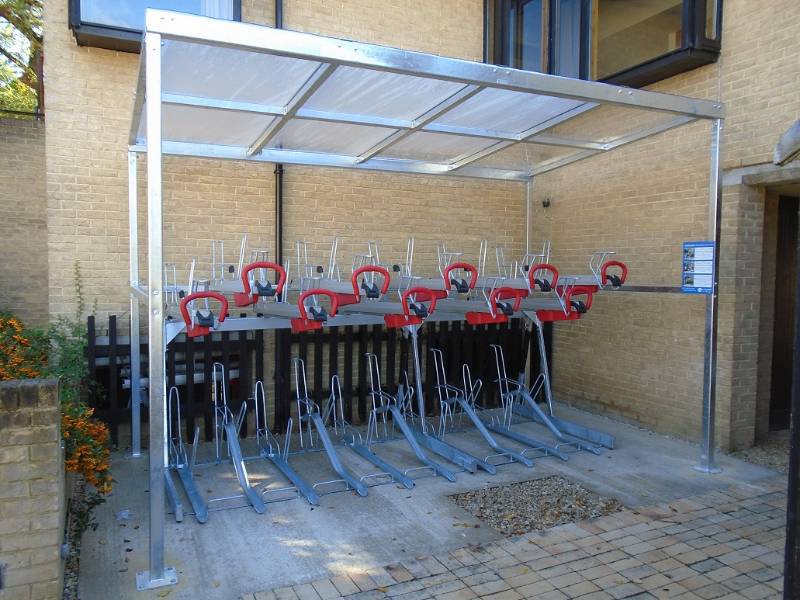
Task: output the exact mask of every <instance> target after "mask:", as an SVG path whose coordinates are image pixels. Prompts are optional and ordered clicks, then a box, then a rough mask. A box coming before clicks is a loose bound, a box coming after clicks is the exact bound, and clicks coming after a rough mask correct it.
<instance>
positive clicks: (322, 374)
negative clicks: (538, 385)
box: [86, 316, 552, 444]
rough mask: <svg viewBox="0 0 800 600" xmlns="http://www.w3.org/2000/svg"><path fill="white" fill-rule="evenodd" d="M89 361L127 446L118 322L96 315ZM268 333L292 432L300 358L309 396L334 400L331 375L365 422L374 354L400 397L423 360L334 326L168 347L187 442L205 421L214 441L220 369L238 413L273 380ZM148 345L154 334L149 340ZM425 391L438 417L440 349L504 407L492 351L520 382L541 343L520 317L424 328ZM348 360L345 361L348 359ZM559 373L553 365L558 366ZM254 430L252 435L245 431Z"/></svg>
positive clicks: (278, 418) (275, 424)
mask: <svg viewBox="0 0 800 600" xmlns="http://www.w3.org/2000/svg"><path fill="white" fill-rule="evenodd" d="M87 331H88V336H89V337H88V340H87V351H86V355H87V359H88V363H89V377H90V379H91V380H92V381H94V382H95V385H93V386H91V396H90V403H91V405H92V406H93V407H94V408H95V413H96V415H97V416H98V417H99V418H101V419H103V420H104V421H105V422H107V423H108V424H109V427H110V430H111V437H112V441H113V443H114V444H118V443H119V431H120V426H122V425H126V424H128V423H130V342H129V340H130V338H129V337H128V336H125V337H122V336H119V335H117V319H116V317H115V316H111V317H110V318H109V321H108V326H107V331H108V335H98V327H97V323H96V322H95V319H94V317H89V320H88V323H87ZM544 333H545V341H546V345H547V348H548V350H547V352H548V357H552V353H551V351H550V348H551V344H552V327H550V326H549V325H546V326H545V331H544ZM266 336H271V338H272V341H273V344H274V345H273V346H272V348H274V355H275V357H274V361H275V362H274V364H275V367H276V368H275V373H274V375H275V379H274V384H275V385H274V393H272V394H270V396H271V397H268V399H267V403H268V410H269V408H270V407H272V408H273V409H274V410H272V411H271V412H272V421H271V425H272V428H273V430H275V431H284V430H285V428H286V424H287V422H288V419H289V418H290V416H291V415H292V414H293V405H294V402H295V392H294V388H295V385H294V376H293V374H292V361H291V359H292V358H294V357H299V358H301V359H303V360H304V361H305V362H306V365H307V373H306V375H307V379H308V388H309V389H308V393H309V396H310V397H311V398H313V399H314V400H315V401H316V402H317V403H318V404H320V405H321V406H324V403H325V402H326V401H327V398H328V396H329V394H330V380H331V376H332V375H334V374H338V375H339V377H340V381H341V384H342V393H343V404H344V413H345V415H344V416H345V418H347V419H348V420H350V421H351V422H355V423H361V422H364V421H365V420H366V418H367V414H368V412H369V408H370V399H369V386H370V379H369V372H368V363H367V359H366V354H367V353H368V352H371V353H374V354H376V355H377V356H378V361H379V364H380V366H381V380H382V383H383V385H384V388H386V389H388V390H389V391H392V392H394V391H395V390H396V389H397V387H398V385H400V384H402V383H405V374H407V375H408V381H409V383H410V384H411V385H414V372H413V369H414V364H413V363H414V359H413V355H412V351H411V341H410V339H409V337H408V335H406V334H405V333H404V332H402V331H400V330H395V329H387V328H385V327H383V326H378V325H373V326H367V325H362V326H358V327H349V326H348V327H344V328H341V329H338V328H330V329H323V330H319V331H315V332H310V333H300V334H294V333H292V332H291V331H289V330H278V331H275V332H266V331H249V332H244V331H242V332H232V333H229V332H223V333H221V334H212V335H209V336H204V337H199V338H186V337H184V336H181V337H179V338H178V339H177V340H175V341H174V342H173V343H171V344H170V345H169V347H168V349H167V356H166V366H167V385H168V387H171V386H173V385H175V386H177V387H178V389H179V391H180V395H181V416H182V417H183V420H184V424H183V426H184V427H185V432H186V436H187V438H188V439H191V438H192V436H193V435H194V433H193V429H194V426H195V423H196V422H198V420H202V423H203V426H202V429H203V434H204V438H205V439H206V440H210V439H212V438H213V414H214V413H213V402H212V387H213V385H212V371H213V364H214V363H215V362H220V363H222V364H223V365H225V367H226V372H227V373H228V377H227V378H226V386H227V389H226V392H227V395H228V396H227V397H228V405H229V407H230V409H231V410H232V411H233V412H234V413H236V412H237V411H238V410H239V408H240V406H241V405H242V403H243V402H246V401H247V402H248V408H249V409H250V410H252V406H251V403H250V402H249V401H248V399H249V398H250V397H251V396H252V390H253V386H254V384H255V382H256V381H259V380H260V381H264V376H265V367H264V361H265V356H264V354H265V348H266V347H267V339H266ZM144 339H145V341H146V337H145V338H144ZM418 342H419V352H420V365H421V368H422V385H423V390H424V392H425V396H426V400H427V410H428V412H430V413H431V414H436V413H437V412H438V406H437V405H438V402H436V400H435V399H436V393H435V385H436V381H435V375H434V370H433V369H434V367H433V354H432V352H431V349H433V348H438V349H440V350H441V351H442V352H443V355H444V359H445V370H446V374H447V379H448V381H449V382H450V383H452V384H455V385H459V386H461V385H462V365H463V364H468V365H469V367H470V369H471V373H472V377H473V379H476V378H481V379H482V380H483V383H484V385H483V391H482V398H481V399H480V401H481V403H482V404H483V405H484V406H488V407H491V406H497V405H498V403H499V395H498V389H497V385H496V383H494V380H495V379H496V378H497V371H496V366H495V358H494V353H493V352H492V350H491V348H490V344H499V345H501V346H502V347H503V349H504V352H505V359H506V368H507V371H508V374H509V376H512V377H516V376H517V375H518V374H519V373H520V372H521V371H523V370H524V365H525V364H529V366H530V372H531V374H532V377H535V376H536V375H537V374H538V372H539V362H538V344H537V341H536V337H535V336H532V335H530V332H529V331H528V329H527V328H526V326H525V323H524V321H522V320H521V319H512V320H511V321H510V322H508V323H505V324H502V325H480V326H471V325H467V324H466V323H462V322H454V323H449V322H437V323H428V324H426V325H425V326H424V327H422V328H421V329H420V331H419V338H418ZM140 356H141V365H142V373H141V375H142V378H146V377H147V344H146V343H143V344H141V346H140ZM340 358H341V360H340ZM551 368H552V363H551ZM142 420H143V422H146V420H147V406H146V402H143V404H142ZM246 427H247V425H246V424H245V425H244V426H243V434H246Z"/></svg>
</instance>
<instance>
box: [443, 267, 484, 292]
mask: <svg viewBox="0 0 800 600" xmlns="http://www.w3.org/2000/svg"><path fill="white" fill-rule="evenodd" d="M456 269H463V270H464V271H467V272H469V273H470V276H469V289H473V288H474V287H475V284H476V283H478V269H477V268H475V265H471V264H469V263H465V262H457V263H453V264H452V265H449V266H448V267H447V268H446V269H445V270H444V289H446V290H449V289H450V273H451V272H452V271H454V270H456Z"/></svg>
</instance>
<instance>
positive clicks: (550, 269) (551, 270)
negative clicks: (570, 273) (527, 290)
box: [528, 263, 558, 291]
mask: <svg viewBox="0 0 800 600" xmlns="http://www.w3.org/2000/svg"><path fill="white" fill-rule="evenodd" d="M539 271H548V272H549V273H550V274H552V275H553V281H551V282H550V289H551V290H554V289H556V285H557V284H558V269H556V268H555V266H554V265H551V264H550V263H541V264H538V265H536V266H531V268H530V270H529V271H528V282H529V283H530V286H531V289H532V290H535V289H536V283H535V282H534V280H535V279H536V278H535V277H534V274H535V273H538V272H539ZM542 291H544V290H542Z"/></svg>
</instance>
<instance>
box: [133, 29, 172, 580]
mask: <svg viewBox="0 0 800 600" xmlns="http://www.w3.org/2000/svg"><path fill="white" fill-rule="evenodd" d="M144 54H145V57H144V60H145V65H146V66H145V79H146V90H147V96H148V97H149V98H156V100H155V101H153V102H148V103H147V255H148V257H149V260H148V262H147V271H148V277H147V279H148V289H149V301H148V319H149V321H150V327H149V330H148V331H149V333H148V344H149V363H148V365H149V377H150V452H149V454H150V548H149V562H148V566H149V569H148V570H147V571H140V572H139V573H137V574H136V587H137V588H138V589H140V590H143V589H152V588H157V587H162V586H166V585H172V584H175V583H177V582H178V574H177V572H176V571H175V569H174V568H171V567H167V566H165V565H164V525H165V516H166V515H165V510H164V501H165V489H164V486H165V483H164V475H165V474H166V470H167V469H166V466H167V410H166V398H167V390H166V379H165V377H164V370H165V369H164V367H165V365H164V357H165V347H164V298H163V288H164V254H163V252H164V247H163V234H164V232H163V223H162V205H163V198H162V179H161V101H160V99H161V36H160V35H159V34H157V33H152V32H147V33H145V34H144Z"/></svg>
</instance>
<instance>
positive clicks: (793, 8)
mask: <svg viewBox="0 0 800 600" xmlns="http://www.w3.org/2000/svg"><path fill="white" fill-rule="evenodd" d="M724 11H725V12H724V18H723V27H724V30H723V38H722V40H723V41H722V48H723V53H722V57H721V60H720V61H719V63H717V64H713V65H709V66H706V67H702V68H700V69H695V70H694V71H691V72H689V73H686V74H683V75H679V76H676V77H673V78H671V79H669V80H666V81H663V82H659V83H658V84H655V85H653V86H651V89H654V90H658V91H663V92H668V93H675V94H684V95H689V96H696V97H700V98H708V99H717V98H720V99H721V100H722V101H723V102H724V103H725V104H726V110H727V119H726V122H725V129H724V134H723V159H724V160H723V162H724V166H725V167H726V168H734V167H740V166H743V165H751V164H757V163H764V162H770V161H771V158H772V150H773V148H774V145H775V143H776V142H777V139H778V137H779V136H780V135H781V134H782V133H783V132H784V131H785V130H786V129H787V128H788V127H789V125H790V124H791V123H792V122H793V121H794V120H795V119H797V118H798V117H800V102H798V100H797V94H796V93H795V92H793V91H792V90H797V89H798V88H799V87H800V60H798V55H797V50H796V47H793V45H794V41H793V40H794V39H795V35H794V32H793V26H792V24H793V23H796V22H797V20H798V19H800V4H798V3H797V2H793V1H791V0H782V1H778V2H770V3H756V2H745V1H744V0H729V1H727V2H725V8H724ZM596 127H597V128H598V131H599V130H602V127H601V126H599V125H598V126H596ZM609 127H613V126H612V125H609ZM709 131H710V128H709V125H708V124H706V123H699V124H693V125H690V126H688V127H684V128H682V129H679V130H676V131H673V132H668V133H665V134H661V135H659V136H657V137H655V138H652V139H650V140H646V141H644V142H639V143H637V144H634V145H632V146H629V147H626V148H622V149H620V150H617V151H615V152H614V153H613V154H609V155H606V156H600V157H593V158H590V159H588V160H585V161H582V162H579V163H576V164H575V165H573V166H570V167H568V168H566V169H562V170H561V171H559V172H555V173H549V174H545V175H543V176H541V177H539V178H537V179H536V181H535V183H534V190H535V193H534V206H535V211H534V216H533V236H532V237H533V239H534V240H537V241H539V240H542V239H550V240H552V242H553V260H554V262H555V263H556V264H557V265H559V266H560V267H562V268H564V269H566V270H567V271H570V272H576V271H577V272H587V271H588V269H587V267H586V258H587V257H588V254H589V253H590V252H591V251H592V250H594V249H599V248H611V249H615V250H617V252H618V253H619V256H620V258H621V259H623V260H625V261H626V262H627V263H628V264H629V266H630V267H631V276H630V283H631V284H638V285H671V286H677V285H680V276H679V273H680V257H681V243H682V242H683V241H684V240H702V239H707V237H708V236H707V223H708V218H707V214H708V208H707V207H708V191H707V190H708V187H707V186H708V173H709V155H708V144H709ZM544 198H550V199H551V203H552V205H551V207H550V208H547V209H545V208H543V207H542V205H541V201H542V200H543V199H544ZM723 207H724V208H723V225H722V236H723V237H722V246H721V251H722V255H721V260H722V264H721V269H720V277H721V287H720V319H719V324H720V329H719V342H720V345H719V348H720V350H719V369H718V372H717V383H718V398H717V422H718V429H717V434H718V435H717V441H718V443H719V444H720V445H721V446H722V447H723V448H734V447H741V446H747V445H750V444H752V442H753V439H754V433H755V407H756V395H757V390H758V385H757V382H758V368H757V367H758V352H759V343H758V342H759V339H758V338H759V331H758V322H759V319H758V315H759V305H760V294H761V290H760V282H761V274H760V269H761V252H762V244H761V236H762V231H763V214H764V193H763V191H760V190H756V189H750V188H746V187H745V186H736V187H731V188H726V189H725V192H724V200H723ZM704 314H705V313H704V302H703V300H702V299H700V298H692V297H684V296H679V295H670V296H666V295H665V296H657V295H653V294H632V293H620V294H617V295H608V296H603V297H601V298H599V299H598V302H597V304H596V307H595V308H593V309H592V312H591V318H587V319H585V320H584V321H581V322H580V323H579V324H572V323H566V324H561V325H557V326H556V330H555V331H556V333H555V342H554V343H555V348H556V350H555V355H556V359H555V361H556V366H555V379H554V385H555V389H556V393H557V395H560V396H561V397H562V398H564V399H567V400H570V401H575V402H577V403H579V404H582V405H588V406H591V407H592V408H593V409H598V408H600V409H602V410H605V411H608V412H609V413H612V414H616V415H623V416H625V417H628V418H631V419H635V420H637V421H639V422H641V423H643V424H645V425H647V426H650V427H653V428H655V429H657V430H660V431H664V432H668V433H671V434H674V435H678V436H680V437H685V438H689V439H697V438H698V436H699V432H700V418H701V410H700V407H701V402H702V378H703V369H702V367H703V327H704ZM576 325H577V326H576ZM762 377H763V375H762Z"/></svg>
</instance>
